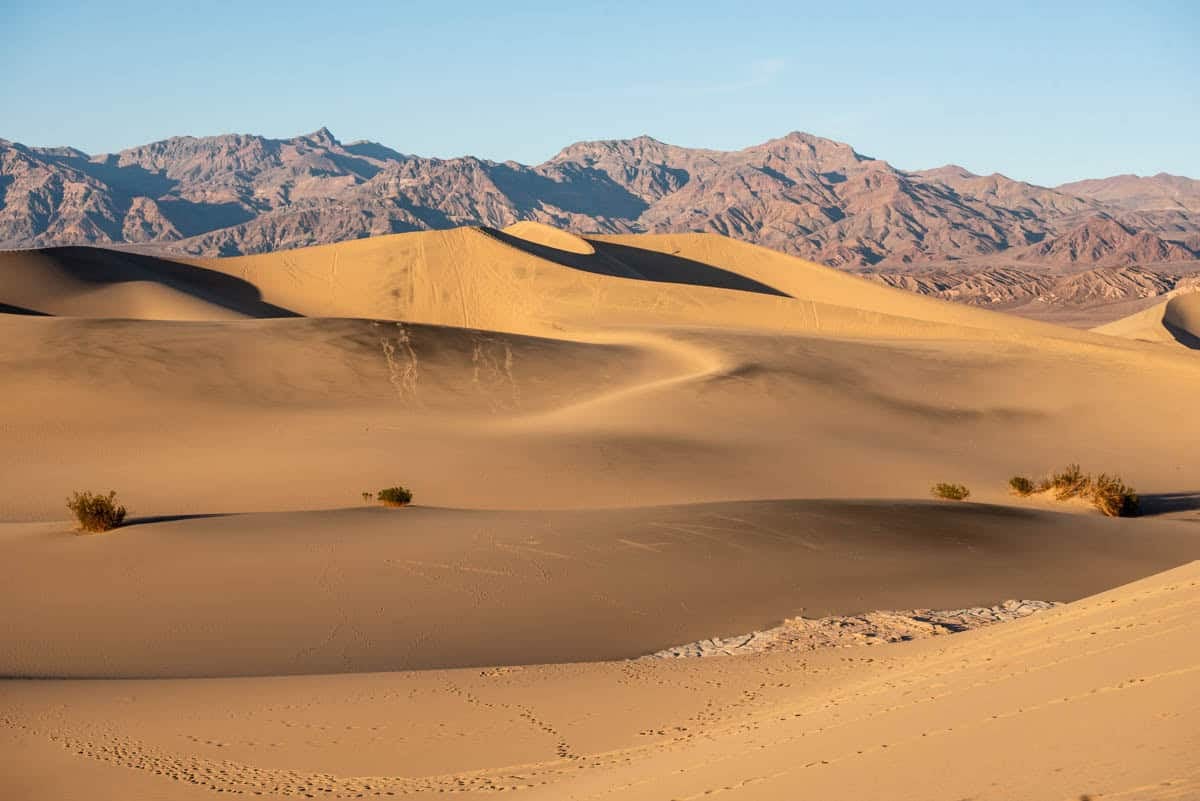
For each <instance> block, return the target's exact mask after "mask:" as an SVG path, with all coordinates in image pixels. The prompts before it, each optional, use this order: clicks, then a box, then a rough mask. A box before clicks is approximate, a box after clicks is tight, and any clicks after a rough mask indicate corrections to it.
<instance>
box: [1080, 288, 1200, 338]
mask: <svg viewBox="0 0 1200 801" xmlns="http://www.w3.org/2000/svg"><path fill="white" fill-rule="evenodd" d="M1095 330H1096V331H1097V332H1099V333H1102V334H1109V335H1111V336H1120V337H1128V338H1130V339H1139V340H1144V341H1146V342H1166V343H1175V344H1179V345H1183V346H1184V347H1186V348H1191V349H1193V350H1200V290H1198V291H1193V292H1183V293H1180V294H1178V295H1176V296H1175V297H1172V298H1170V299H1169V300H1165V301H1163V302H1161V303H1158V304H1156V305H1154V306H1152V307H1150V308H1149V309H1146V310H1145V311H1142V312H1138V313H1137V314H1133V315H1131V316H1129V317H1125V318H1122V319H1120V320H1117V321H1115V322H1112V323H1108V324H1107V325H1102V326H1100V327H1099V328H1097V329H1095Z"/></svg>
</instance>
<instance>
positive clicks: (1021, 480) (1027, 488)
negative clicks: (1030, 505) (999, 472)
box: [1008, 476, 1036, 496]
mask: <svg viewBox="0 0 1200 801" xmlns="http://www.w3.org/2000/svg"><path fill="white" fill-rule="evenodd" d="M1008 487H1009V489H1011V490H1012V491H1013V493H1014V494H1016V495H1021V496H1025V495H1032V494H1033V491H1034V490H1035V489H1036V487H1034V485H1033V482H1032V481H1030V480H1029V479H1027V478H1025V476H1013V477H1012V478H1010V479H1009V480H1008Z"/></svg>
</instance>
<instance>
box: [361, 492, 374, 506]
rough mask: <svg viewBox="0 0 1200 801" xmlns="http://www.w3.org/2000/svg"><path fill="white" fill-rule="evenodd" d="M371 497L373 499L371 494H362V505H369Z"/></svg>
mask: <svg viewBox="0 0 1200 801" xmlns="http://www.w3.org/2000/svg"><path fill="white" fill-rule="evenodd" d="M372 497H373V493H370V492H364V493H363V494H362V499H363V503H370V502H371V498H372Z"/></svg>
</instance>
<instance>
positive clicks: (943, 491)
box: [929, 483, 971, 501]
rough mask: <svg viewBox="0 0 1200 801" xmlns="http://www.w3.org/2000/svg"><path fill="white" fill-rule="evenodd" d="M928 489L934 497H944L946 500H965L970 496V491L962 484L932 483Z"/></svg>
mask: <svg viewBox="0 0 1200 801" xmlns="http://www.w3.org/2000/svg"><path fill="white" fill-rule="evenodd" d="M929 491H930V492H931V493H932V494H933V496H934V497H935V498H944V499H945V500H948V501H965V500H966V499H967V498H969V497H971V491H970V490H969V489H967V488H966V487H964V486H963V485H962V484H946V483H940V484H934V485H933V486H932V487H930V489H929Z"/></svg>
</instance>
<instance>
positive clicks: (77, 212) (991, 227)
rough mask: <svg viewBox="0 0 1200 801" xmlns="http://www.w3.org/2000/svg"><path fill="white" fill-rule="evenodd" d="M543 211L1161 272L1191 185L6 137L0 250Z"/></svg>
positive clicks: (914, 267)
mask: <svg viewBox="0 0 1200 801" xmlns="http://www.w3.org/2000/svg"><path fill="white" fill-rule="evenodd" d="M522 221H530V222H540V223H546V224H549V225H553V226H556V227H560V228H565V229H568V230H571V231H574V232H577V233H595V234H621V233H638V232H649V233H671V232H683V231H709V232H714V233H720V234H724V235H727V236H732V237H735V238H739V239H743V240H745V241H749V242H753V243H756V244H761V245H765V246H767V247H771V248H774V249H777V250H781V251H783V252H786V253H790V254H792V255H797V256H801V257H803V258H807V259H810V260H813V261H817V262H821V263H825V264H828V265H831V266H835V267H841V268H844V269H851V270H869V271H879V270H893V271H894V270H901V271H924V270H938V269H967V270H972V271H973V270H977V269H985V268H1000V267H1013V266H1018V265H1019V266H1020V267H1021V268H1022V269H1027V268H1029V267H1031V266H1036V267H1039V268H1042V269H1046V270H1052V271H1069V270H1087V269H1090V268H1092V267H1100V266H1116V267H1129V266H1132V265H1138V266H1140V267H1146V268H1151V269H1153V268H1155V267H1156V266H1162V265H1179V264H1183V263H1194V262H1196V261H1197V260H1200V181H1196V180H1193V179H1190V178H1183V177H1181V176H1171V175H1168V174H1166V173H1160V174H1158V175H1156V176H1150V177H1137V176H1132V177H1131V176H1112V177H1110V178H1103V179H1093V180H1089V181H1079V182H1073V183H1070V184H1064V185H1063V186H1061V187H1057V188H1052V187H1042V186H1037V185H1035V184H1031V183H1027V182H1023V181H1016V180H1013V179H1010V178H1007V177H1005V176H1003V175H1000V174H999V173H993V174H991V175H977V174H975V173H972V172H970V171H969V170H966V169H965V168H963V167H961V166H958V165H951V164H948V165H943V166H941V167H935V168H932V169H928V170H916V171H905V170H900V169H898V168H896V167H893V166H892V165H891V164H890V163H888V162H887V161H884V160H882V159H877V158H873V157H871V156H867V155H864V154H862V153H859V152H858V151H857V150H856V149H855V148H854V147H852V146H851V145H849V144H846V143H844V142H838V141H835V140H832V139H826V138H823V137H820V136H816V135H814V134H810V133H805V132H802V131H792V132H790V133H788V134H786V135H784V136H782V137H778V138H775V139H771V140H768V141H766V142H762V143H760V144H757V145H752V146H750V147H747V148H743V149H741V150H731V151H723V150H712V149H703V148H686V147H680V146H677V145H672V144H669V143H666V142H662V141H660V140H658V139H655V138H653V137H651V136H649V135H641V136H638V137H634V138H632V139H606V140H593V141H582V142H576V143H573V144H570V145H567V146H566V147H564V148H562V149H561V150H560V151H558V152H557V153H556V154H555V155H553V156H551V157H550V158H549V159H548V160H546V161H544V162H542V163H541V164H538V165H532V166H531V165H524V164H521V163H519V162H515V161H505V162H497V161H492V160H488V159H481V158H477V157H474V156H460V157H455V158H449V159H440V158H429V157H424V156H416V155H408V154H404V153H401V152H399V151H396V150H393V149H391V148H389V147H387V146H385V145H381V144H379V143H375V142H371V141H368V140H358V141H356V142H351V143H348V144H343V143H342V142H341V141H340V140H338V139H337V137H336V136H335V135H334V134H333V133H332V132H331V131H330V130H329V129H328V128H326V127H321V128H319V129H317V130H316V131H313V132H311V133H308V134H302V135H299V136H295V137H292V138H289V139H271V138H267V137H263V136H258V135H255V134H221V135H217V136H209V137H194V136H176V137H170V138H168V139H164V140H159V141H157V142H151V143H147V144H144V145H140V146H137V147H133V148H128V149H125V150H122V151H119V152H117V153H111V154H98V155H89V154H87V153H85V152H83V151H82V150H79V149H76V148H72V147H29V146H26V145H22V144H19V143H16V142H9V141H7V140H2V139H0V244H3V245H5V246H9V247H13V246H17V247H33V246H49V245H63V244H104V245H137V246H152V247H155V248H161V249H162V250H164V251H166V252H174V253H180V254H188V255H197V256H200V255H203V256H212V255H240V254H252V253H261V252H266V251H271V250H280V249H290V248H295V247H302V246H307V245H315V244H324V243H328V242H336V241H342V240H346V239H355V238H362V237H366V236H375V235H379V234H386V233H401V232H405V231H417V230H433V229H442V228H451V227H455V226H459V225H485V226H491V227H504V226H507V225H512V224H514V223H517V222H522Z"/></svg>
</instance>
